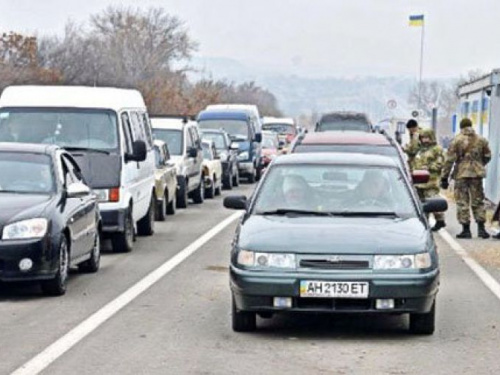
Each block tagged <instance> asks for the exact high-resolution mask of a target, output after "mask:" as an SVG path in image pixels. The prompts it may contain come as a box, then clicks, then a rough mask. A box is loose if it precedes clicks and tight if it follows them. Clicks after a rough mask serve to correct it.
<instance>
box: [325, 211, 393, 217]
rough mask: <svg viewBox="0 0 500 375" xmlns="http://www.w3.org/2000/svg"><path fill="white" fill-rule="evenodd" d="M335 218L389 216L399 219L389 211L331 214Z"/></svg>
mask: <svg viewBox="0 0 500 375" xmlns="http://www.w3.org/2000/svg"><path fill="white" fill-rule="evenodd" d="M332 214H333V215H336V216H363V217H378V216H389V217H394V218H400V216H399V215H398V214H397V213H395V212H391V211H340V212H332Z"/></svg>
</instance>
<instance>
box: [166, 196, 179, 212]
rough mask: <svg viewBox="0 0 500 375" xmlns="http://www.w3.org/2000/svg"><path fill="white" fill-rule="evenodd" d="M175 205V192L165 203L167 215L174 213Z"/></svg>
mask: <svg viewBox="0 0 500 375" xmlns="http://www.w3.org/2000/svg"><path fill="white" fill-rule="evenodd" d="M176 206H177V197H176V194H174V196H173V197H172V201H171V202H170V203H169V204H168V205H167V215H175V209H176Z"/></svg>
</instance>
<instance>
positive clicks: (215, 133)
mask: <svg viewBox="0 0 500 375" xmlns="http://www.w3.org/2000/svg"><path fill="white" fill-rule="evenodd" d="M201 136H202V138H203V139H207V140H209V141H213V142H214V144H215V148H216V149H217V152H218V154H219V156H220V160H221V162H222V186H223V187H224V189H228V190H230V189H232V188H233V186H238V185H239V184H240V182H239V179H240V178H239V172H238V149H239V145H238V143H237V142H231V138H230V137H229V134H227V133H226V132H225V131H224V130H215V129H203V130H202V131H201Z"/></svg>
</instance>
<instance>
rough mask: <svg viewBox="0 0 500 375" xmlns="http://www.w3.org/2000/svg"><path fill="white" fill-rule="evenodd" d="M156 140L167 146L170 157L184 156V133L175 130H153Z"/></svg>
mask: <svg viewBox="0 0 500 375" xmlns="http://www.w3.org/2000/svg"><path fill="white" fill-rule="evenodd" d="M153 135H154V137H155V138H156V139H159V140H160V141H163V142H165V143H166V144H167V146H168V150H169V151H170V155H182V149H183V148H182V131H181V130H175V129H153Z"/></svg>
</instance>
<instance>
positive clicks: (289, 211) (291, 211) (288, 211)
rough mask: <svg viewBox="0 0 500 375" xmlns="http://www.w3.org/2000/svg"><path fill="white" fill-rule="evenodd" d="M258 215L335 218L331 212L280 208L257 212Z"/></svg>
mask: <svg viewBox="0 0 500 375" xmlns="http://www.w3.org/2000/svg"><path fill="white" fill-rule="evenodd" d="M256 214H257V215H277V216H283V215H287V214H298V215H311V216H334V215H333V214H332V213H331V212H322V211H310V210H298V209H292V208H278V209H276V210H272V211H261V212H257V213H256Z"/></svg>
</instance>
